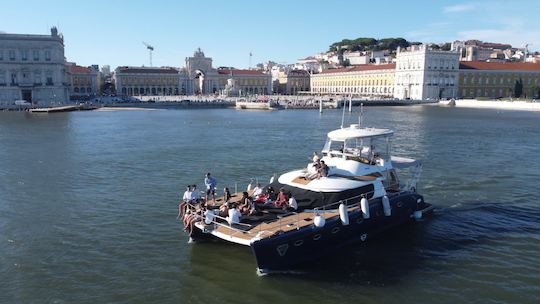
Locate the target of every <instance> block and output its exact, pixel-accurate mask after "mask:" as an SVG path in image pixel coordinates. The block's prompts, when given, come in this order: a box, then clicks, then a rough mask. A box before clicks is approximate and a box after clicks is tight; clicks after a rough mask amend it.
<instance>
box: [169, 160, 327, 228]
mask: <svg viewBox="0 0 540 304" xmlns="http://www.w3.org/2000/svg"><path fill="white" fill-rule="evenodd" d="M323 164H324V163H323ZM204 184H205V186H206V191H205V192H202V191H201V192H199V191H198V190H197V185H188V186H187V187H186V191H185V192H184V194H183V196H182V200H181V201H180V204H179V205H178V217H177V218H178V219H180V218H182V221H183V224H184V230H185V231H186V232H188V233H190V234H191V232H192V231H193V225H194V224H195V223H196V222H198V221H201V220H202V219H203V217H204V215H205V212H213V213H214V214H216V215H218V216H219V217H221V218H224V219H226V220H227V221H228V222H229V223H239V222H240V217H241V216H256V215H261V214H262V212H263V210H264V209H281V210H285V211H290V212H292V211H296V210H297V209H298V204H297V202H296V200H295V199H294V198H293V197H292V196H291V195H290V193H287V192H286V190H285V189H284V188H281V189H280V190H279V192H276V191H275V190H274V188H273V187H271V186H269V187H267V188H266V191H265V190H264V189H263V187H261V185H260V184H259V183H257V185H256V186H255V188H253V189H252V191H251V195H250V193H249V192H248V191H245V192H243V193H242V197H241V198H240V199H239V200H238V199H235V200H233V196H232V195H231V192H230V190H229V188H227V187H225V188H223V203H222V204H221V205H220V206H219V208H216V210H210V209H212V206H208V203H209V202H210V200H212V201H213V203H214V204H213V205H215V202H216V186H217V181H216V179H215V178H214V177H213V176H211V174H210V173H207V174H206V175H205V179H204ZM204 193H206V195H204ZM201 194H203V195H204V196H202V195H201Z"/></svg>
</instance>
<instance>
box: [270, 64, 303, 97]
mask: <svg viewBox="0 0 540 304" xmlns="http://www.w3.org/2000/svg"><path fill="white" fill-rule="evenodd" d="M309 90H310V75H309V72H308V71H305V70H284V71H279V72H278V75H277V86H276V90H275V93H278V94H286V95H297V94H299V93H306V92H309Z"/></svg>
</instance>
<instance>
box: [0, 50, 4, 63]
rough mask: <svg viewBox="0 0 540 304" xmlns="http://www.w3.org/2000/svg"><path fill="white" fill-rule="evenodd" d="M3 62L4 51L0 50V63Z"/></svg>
mask: <svg viewBox="0 0 540 304" xmlns="http://www.w3.org/2000/svg"><path fill="white" fill-rule="evenodd" d="M2 60H4V50H0V61H2Z"/></svg>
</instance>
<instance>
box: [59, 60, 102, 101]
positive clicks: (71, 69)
mask: <svg viewBox="0 0 540 304" xmlns="http://www.w3.org/2000/svg"><path fill="white" fill-rule="evenodd" d="M66 72H67V80H68V88H69V96H70V99H72V100H77V99H88V98H90V97H94V96H97V95H98V94H99V93H100V91H99V90H100V86H101V77H100V74H99V71H98V70H97V69H95V68H94V67H83V66H79V65H77V64H75V63H67V65H66Z"/></svg>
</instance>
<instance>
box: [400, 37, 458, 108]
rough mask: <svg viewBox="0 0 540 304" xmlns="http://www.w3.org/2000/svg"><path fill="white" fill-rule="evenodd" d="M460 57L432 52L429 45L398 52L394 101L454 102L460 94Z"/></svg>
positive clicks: (448, 53)
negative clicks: (445, 99) (443, 99)
mask: <svg viewBox="0 0 540 304" xmlns="http://www.w3.org/2000/svg"><path fill="white" fill-rule="evenodd" d="M458 63H459V53H458V52H452V51H440V50H433V49H430V48H429V47H427V46H426V45H413V46H410V47H409V48H406V49H401V48H398V50H397V54H396V71H395V86H394V90H393V92H394V98H397V99H415V100H426V99H439V98H453V97H456V93H457V80H458V67H459V65H458Z"/></svg>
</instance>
